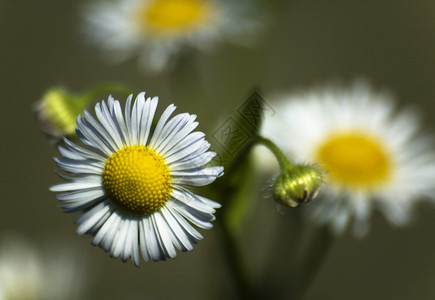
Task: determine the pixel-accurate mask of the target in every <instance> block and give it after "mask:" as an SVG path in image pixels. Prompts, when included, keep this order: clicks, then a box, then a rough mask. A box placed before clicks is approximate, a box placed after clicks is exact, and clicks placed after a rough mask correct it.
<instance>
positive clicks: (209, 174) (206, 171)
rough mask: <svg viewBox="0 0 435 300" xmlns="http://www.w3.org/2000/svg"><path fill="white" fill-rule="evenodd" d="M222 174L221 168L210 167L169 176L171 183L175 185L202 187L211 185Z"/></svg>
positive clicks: (174, 173)
mask: <svg viewBox="0 0 435 300" xmlns="http://www.w3.org/2000/svg"><path fill="white" fill-rule="evenodd" d="M222 174H223V167H210V168H201V169H199V168H198V169H194V170H189V171H175V172H172V173H171V176H172V182H173V183H175V184H186V185H193V186H203V185H207V184H209V183H212V182H213V181H215V179H216V178H217V177H219V176H221V175H222Z"/></svg>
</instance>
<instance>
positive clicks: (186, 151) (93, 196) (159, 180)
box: [50, 93, 223, 266]
mask: <svg viewBox="0 0 435 300" xmlns="http://www.w3.org/2000/svg"><path fill="white" fill-rule="evenodd" d="M157 103H158V98H157V97H154V98H152V99H151V98H148V99H146V100H145V93H140V94H139V95H138V96H137V98H136V100H135V102H134V105H132V95H130V96H129V97H128V99H127V103H126V106H125V115H123V114H122V109H121V105H120V103H119V101H117V100H114V99H113V98H112V97H109V100H108V103H107V105H106V103H105V102H104V101H103V102H101V104H100V103H98V104H97V105H96V106H95V114H96V116H97V119H98V121H97V120H96V119H94V118H93V117H92V116H91V114H90V113H89V112H87V111H84V114H83V118H82V116H80V115H79V117H78V118H77V135H78V136H79V137H80V139H81V140H82V141H83V142H84V143H85V144H86V145H87V146H88V148H90V149H85V148H83V147H80V146H78V145H75V144H73V143H72V142H70V141H69V140H67V139H64V142H65V148H62V147H59V151H60V153H61V154H62V157H61V158H55V162H56V164H57V166H58V167H59V168H60V169H62V170H63V171H65V172H66V173H69V174H70V175H71V176H65V175H62V174H60V176H61V177H62V178H63V179H65V180H66V181H68V183H63V184H59V185H55V186H53V187H51V188H50V190H51V191H54V192H64V193H62V194H58V195H57V199H58V200H60V201H63V202H65V203H66V204H65V205H63V206H62V209H63V210H64V211H65V212H75V211H81V210H82V211H84V214H83V215H82V216H80V217H79V218H78V219H77V220H76V223H78V224H79V227H78V228H77V233H78V234H79V235H82V234H85V233H88V234H93V235H94V238H93V241H92V243H93V244H94V245H99V246H100V247H101V248H103V249H104V250H105V251H108V252H110V254H111V256H112V257H115V258H116V257H119V256H121V257H122V260H123V261H126V260H128V258H130V257H131V258H132V260H133V263H134V264H135V265H136V266H139V260H140V259H139V256H140V254H139V253H140V252H141V253H142V256H143V258H144V259H145V260H146V261H149V260H150V259H152V260H154V261H159V260H165V259H166V258H174V257H175V256H176V250H175V248H178V249H179V250H181V251H190V250H192V248H193V247H192V243H197V242H198V240H200V239H202V236H201V234H200V233H199V232H198V231H197V230H195V229H194V227H193V226H192V225H191V224H194V225H196V226H198V227H201V228H211V227H212V224H211V223H210V221H213V220H214V215H213V213H214V212H215V208H218V207H220V205H219V204H218V203H216V202H213V201H211V200H209V199H206V198H204V197H201V196H198V195H196V194H194V193H193V192H191V191H190V190H189V189H188V188H186V186H189V185H192V186H202V185H207V184H209V183H211V182H213V181H214V180H215V179H216V178H217V177H218V176H220V175H222V172H223V168H222V167H207V168H203V167H202V166H203V165H204V164H207V163H208V162H210V161H211V159H212V158H213V157H214V156H215V153H214V152H210V151H208V149H209V147H210V144H209V143H208V142H207V141H206V140H205V139H204V136H205V134H204V133H202V132H198V131H196V132H192V131H193V130H194V129H195V128H196V127H197V125H198V123H197V122H195V119H196V116H195V115H190V114H188V113H184V114H178V115H176V116H174V117H173V118H172V119H169V118H170V115H171V114H172V113H173V112H174V110H175V106H174V105H170V106H168V107H167V108H166V110H165V111H164V112H163V114H162V116H161V117H160V119H159V121H158V122H157V125H156V126H155V128H154V127H153V126H152V124H153V119H154V114H155V111H156V108H157ZM152 127H153V128H152Z"/></svg>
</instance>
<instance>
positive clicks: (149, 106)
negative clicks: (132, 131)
mask: <svg viewBox="0 0 435 300" xmlns="http://www.w3.org/2000/svg"><path fill="white" fill-rule="evenodd" d="M158 102H159V98H157V97H153V98H152V99H147V101H146V103H145V107H144V109H143V110H142V116H141V119H142V121H141V127H140V131H139V132H140V134H139V144H140V145H146V144H147V142H148V138H149V135H150V131H151V126H152V123H153V119H154V114H155V113H156V109H157V104H158Z"/></svg>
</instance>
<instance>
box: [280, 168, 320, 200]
mask: <svg viewBox="0 0 435 300" xmlns="http://www.w3.org/2000/svg"><path fill="white" fill-rule="evenodd" d="M322 183H323V172H322V171H321V170H320V169H319V168H318V167H317V166H314V165H307V164H301V165H295V166H292V167H288V168H285V169H283V170H281V173H280V174H279V175H278V176H277V177H276V178H275V180H274V183H273V192H272V194H273V197H274V199H275V200H277V201H278V202H280V203H282V204H284V205H287V206H291V207H297V206H299V205H300V204H302V203H306V202H309V201H311V200H312V199H314V198H315V197H316V196H317V194H318V193H319V191H320V188H321V186H322Z"/></svg>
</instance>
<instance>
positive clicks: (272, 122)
mask: <svg viewBox="0 0 435 300" xmlns="http://www.w3.org/2000/svg"><path fill="white" fill-rule="evenodd" d="M274 110H275V111H276V114H275V115H273V116H267V117H266V119H265V120H264V124H263V129H262V133H263V135H264V136H265V137H268V138H270V139H271V140H273V141H274V142H275V143H276V144H277V145H278V146H280V147H281V148H282V149H283V151H285V152H286V153H287V155H288V156H289V157H290V158H291V159H294V160H296V161H309V162H315V163H317V164H318V165H320V166H322V167H324V169H325V170H326V176H325V183H326V184H325V185H324V187H323V190H322V193H321V195H320V197H319V198H318V200H316V201H313V202H312V203H311V204H310V205H309V206H307V207H306V208H305V209H307V211H308V214H309V216H310V217H311V218H312V219H314V220H316V221H317V222H320V223H330V225H331V228H332V230H333V232H334V233H336V234H339V233H342V232H343V231H344V230H345V228H346V227H347V226H348V225H349V224H350V223H352V225H353V227H352V229H353V233H354V234H355V235H357V236H363V235H364V234H366V233H367V232H368V229H369V217H370V214H371V212H372V209H373V208H377V209H379V210H380V211H382V212H383V214H384V215H385V217H386V218H387V219H388V220H389V221H390V222H391V223H392V224H394V225H402V224H405V223H407V222H408V221H410V219H411V216H412V210H413V205H414V203H415V202H416V201H417V200H421V199H422V198H432V199H433V198H434V195H435V194H434V188H435V185H434V182H435V155H434V149H433V147H432V143H431V140H430V139H429V138H428V137H427V136H423V135H421V132H420V131H421V128H420V127H419V120H418V118H417V116H416V115H415V114H414V113H413V112H411V111H410V110H405V111H401V112H396V111H395V108H394V104H393V102H392V100H391V98H390V96H389V95H388V94H386V93H378V92H375V91H373V89H372V88H371V87H370V86H369V85H368V83H367V82H364V81H356V82H354V84H353V85H352V86H350V87H348V88H345V87H340V86H333V85H331V86H324V87H320V88H317V89H313V90H310V91H307V92H305V93H294V94H290V95H287V96H282V97H281V99H279V101H277V102H276V103H274Z"/></svg>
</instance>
